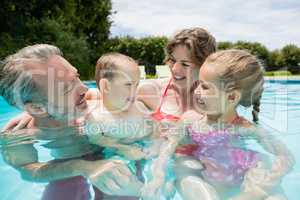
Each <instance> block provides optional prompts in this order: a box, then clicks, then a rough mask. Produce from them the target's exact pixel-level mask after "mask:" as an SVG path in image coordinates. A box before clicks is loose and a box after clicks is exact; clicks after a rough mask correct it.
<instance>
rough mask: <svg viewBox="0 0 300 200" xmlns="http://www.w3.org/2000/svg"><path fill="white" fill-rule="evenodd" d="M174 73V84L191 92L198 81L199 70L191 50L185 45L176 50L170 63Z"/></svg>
mask: <svg viewBox="0 0 300 200" xmlns="http://www.w3.org/2000/svg"><path fill="white" fill-rule="evenodd" d="M168 65H169V67H170V71H171V73H172V79H173V84H175V85H176V86H178V87H179V88H185V89H187V90H189V89H190V88H191V86H192V85H193V84H194V83H195V82H196V81H197V80H198V75H199V68H200V66H196V64H195V63H193V61H192V59H191V56H190V53H189V50H188V49H187V47H186V46H184V45H178V46H176V47H175V48H174V50H173V52H172V54H171V55H170V59H169V61H168Z"/></svg>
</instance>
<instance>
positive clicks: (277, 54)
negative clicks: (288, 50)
mask: <svg viewBox="0 0 300 200" xmlns="http://www.w3.org/2000/svg"><path fill="white" fill-rule="evenodd" d="M284 67H285V63H284V59H283V56H282V54H281V51H280V50H274V51H272V52H270V62H269V65H268V66H267V68H266V70H267V71H276V70H282V69H285V68H284ZM285 70H286V69H285Z"/></svg>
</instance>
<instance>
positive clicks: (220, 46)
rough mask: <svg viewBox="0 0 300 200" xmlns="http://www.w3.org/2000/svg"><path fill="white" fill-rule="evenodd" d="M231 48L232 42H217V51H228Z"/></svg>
mask: <svg viewBox="0 0 300 200" xmlns="http://www.w3.org/2000/svg"><path fill="white" fill-rule="evenodd" d="M232 47H233V43H232V42H218V50H225V49H230V48H232Z"/></svg>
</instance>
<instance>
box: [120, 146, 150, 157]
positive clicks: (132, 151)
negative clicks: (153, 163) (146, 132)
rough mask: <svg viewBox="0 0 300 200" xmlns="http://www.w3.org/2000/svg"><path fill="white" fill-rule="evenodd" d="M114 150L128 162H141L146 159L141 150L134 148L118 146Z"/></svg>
mask: <svg viewBox="0 0 300 200" xmlns="http://www.w3.org/2000/svg"><path fill="white" fill-rule="evenodd" d="M116 148H117V153H118V154H120V155H122V156H124V157H125V158H127V159H129V160H141V159H143V158H145V157H146V153H144V152H143V151H142V149H141V148H139V147H136V146H129V145H128V146H126V145H120V146H117V147H116Z"/></svg>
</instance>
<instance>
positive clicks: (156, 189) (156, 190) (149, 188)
mask: <svg viewBox="0 0 300 200" xmlns="http://www.w3.org/2000/svg"><path fill="white" fill-rule="evenodd" d="M162 186H163V181H160V180H158V179H155V180H152V181H150V182H149V183H147V184H145V185H144V186H143V187H142V190H141V197H142V199H143V200H157V199H160V197H161V195H162V192H161V191H162V189H161V188H162Z"/></svg>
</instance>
